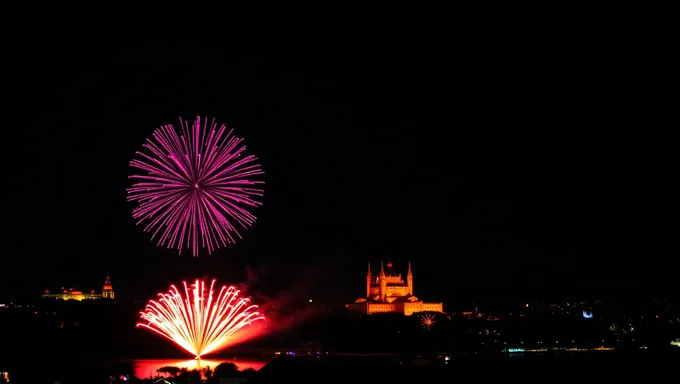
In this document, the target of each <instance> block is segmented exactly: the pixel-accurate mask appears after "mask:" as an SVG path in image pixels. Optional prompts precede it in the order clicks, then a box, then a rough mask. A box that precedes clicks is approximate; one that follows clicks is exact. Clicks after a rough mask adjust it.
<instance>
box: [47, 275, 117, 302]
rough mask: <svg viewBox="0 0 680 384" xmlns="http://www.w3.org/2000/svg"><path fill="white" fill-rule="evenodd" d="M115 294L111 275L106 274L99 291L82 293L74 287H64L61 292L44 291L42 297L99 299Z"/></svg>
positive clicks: (79, 299) (78, 299)
mask: <svg viewBox="0 0 680 384" xmlns="http://www.w3.org/2000/svg"><path fill="white" fill-rule="evenodd" d="M114 297H115V294H114V292H113V285H111V277H110V276H109V274H108V273H107V274H106V281H104V286H103V287H102V292H101V293H96V292H95V291H94V290H92V291H90V293H84V292H82V291H78V290H76V289H75V288H69V289H64V290H63V291H62V292H61V293H51V292H50V291H45V293H43V295H42V298H43V299H56V300H77V301H83V300H99V299H113V298H114Z"/></svg>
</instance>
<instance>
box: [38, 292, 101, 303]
mask: <svg viewBox="0 0 680 384" xmlns="http://www.w3.org/2000/svg"><path fill="white" fill-rule="evenodd" d="M42 297H43V299H56V300H77V301H82V300H97V299H103V298H104V296H102V294H100V293H80V294H71V293H46V294H44V295H42Z"/></svg>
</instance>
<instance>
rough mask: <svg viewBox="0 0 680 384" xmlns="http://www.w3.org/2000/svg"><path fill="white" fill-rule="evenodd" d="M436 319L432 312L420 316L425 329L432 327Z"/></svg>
mask: <svg viewBox="0 0 680 384" xmlns="http://www.w3.org/2000/svg"><path fill="white" fill-rule="evenodd" d="M435 323H436V321H435V320H434V315H433V314H431V313H426V314H423V315H421V316H420V325H422V326H423V328H425V329H430V328H431V327H432V326H433V325H434V324H435Z"/></svg>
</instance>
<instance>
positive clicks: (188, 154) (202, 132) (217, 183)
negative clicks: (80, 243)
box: [127, 116, 264, 256]
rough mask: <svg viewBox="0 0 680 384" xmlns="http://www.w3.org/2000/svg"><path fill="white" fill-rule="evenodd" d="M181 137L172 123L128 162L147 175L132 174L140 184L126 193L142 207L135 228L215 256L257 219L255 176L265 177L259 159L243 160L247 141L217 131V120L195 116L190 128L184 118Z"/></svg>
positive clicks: (258, 192)
mask: <svg viewBox="0 0 680 384" xmlns="http://www.w3.org/2000/svg"><path fill="white" fill-rule="evenodd" d="M180 125H181V126H182V129H181V132H180V134H179V135H178V132H177V131H176V130H175V128H174V127H173V126H172V125H170V124H168V125H165V126H162V127H160V128H157V129H156V130H155V131H154V133H153V138H152V139H147V141H146V143H145V144H144V145H143V148H144V149H145V150H146V151H145V152H137V153H136V154H137V155H138V156H139V157H140V159H135V160H132V161H131V162H130V166H131V167H132V168H135V169H138V170H141V171H143V172H145V174H144V175H133V176H130V178H131V179H135V180H137V182H136V183H135V184H133V186H132V187H131V188H128V190H127V192H128V201H136V202H138V203H139V205H138V206H137V207H135V208H134V209H133V212H132V216H133V217H134V218H135V219H136V220H137V224H140V223H142V222H146V226H145V228H144V230H145V231H147V232H153V236H152V238H155V237H156V236H159V238H158V245H159V246H167V247H168V248H177V249H178V250H179V251H180V253H181V251H182V248H191V250H192V252H193V255H194V256H198V248H199V246H201V247H204V248H207V250H208V253H211V252H212V251H213V250H215V249H216V248H219V247H220V244H221V245H223V246H226V245H227V243H234V241H235V240H234V236H236V237H238V238H240V237H241V236H240V234H239V231H238V229H237V227H240V228H242V229H245V228H248V227H250V226H252V225H253V223H254V222H255V216H254V215H253V214H251V213H250V212H248V210H247V209H246V208H247V207H257V206H259V205H261V203H259V202H257V201H255V200H254V198H255V197H257V196H260V197H261V196H262V190H261V189H258V188H255V187H254V186H255V185H257V184H262V183H263V182H261V181H253V180H251V178H252V177H253V176H258V175H262V174H263V173H264V172H262V170H261V169H260V165H259V164H257V163H256V160H257V158H256V157H255V156H252V155H249V156H243V157H242V153H243V151H245V149H246V148H245V146H243V145H242V142H243V140H242V139H239V138H236V137H234V136H233V135H232V132H233V130H229V131H227V127H226V126H225V125H221V126H220V127H219V128H217V124H216V123H215V121H214V120H213V121H212V122H211V123H210V127H208V124H207V120H203V127H201V117H200V116H199V117H197V118H196V120H195V121H194V123H193V124H192V125H191V126H189V123H188V122H185V121H183V120H182V119H180Z"/></svg>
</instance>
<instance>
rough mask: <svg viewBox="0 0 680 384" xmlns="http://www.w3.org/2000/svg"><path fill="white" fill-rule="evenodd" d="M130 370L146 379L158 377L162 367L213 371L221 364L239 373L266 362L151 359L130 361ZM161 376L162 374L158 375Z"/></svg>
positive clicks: (256, 368) (260, 366)
mask: <svg viewBox="0 0 680 384" xmlns="http://www.w3.org/2000/svg"><path fill="white" fill-rule="evenodd" d="M131 363H132V370H133V371H134V375H135V376H137V377H138V378H140V379H146V378H149V377H158V376H159V373H157V372H156V371H158V370H159V369H161V368H162V367H177V368H186V369H188V370H193V369H205V368H206V367H210V369H215V367H217V366H218V365H220V364H222V363H234V364H235V365H236V367H237V368H238V369H239V371H242V370H244V369H248V368H252V369H254V370H256V371H257V370H259V369H260V368H262V367H263V366H264V365H265V364H266V362H265V361H258V360H240V359H230V360H203V359H201V360H197V359H191V360H172V359H153V360H151V359H150V360H131ZM160 376H163V374H160Z"/></svg>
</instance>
